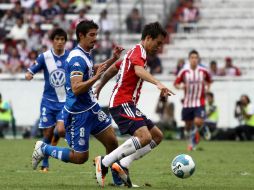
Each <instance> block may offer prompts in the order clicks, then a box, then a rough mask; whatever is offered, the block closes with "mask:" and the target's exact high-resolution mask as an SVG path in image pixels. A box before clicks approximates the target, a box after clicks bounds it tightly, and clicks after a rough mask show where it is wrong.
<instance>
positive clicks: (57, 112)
mask: <svg viewBox="0 0 254 190" xmlns="http://www.w3.org/2000/svg"><path fill="white" fill-rule="evenodd" d="M63 107H64V102H63V103H62V102H53V101H50V100H47V99H45V98H43V99H42V101H41V107H40V123H39V128H42V129H45V128H50V127H53V126H55V125H56V122H57V121H59V120H63V112H62V109H63Z"/></svg>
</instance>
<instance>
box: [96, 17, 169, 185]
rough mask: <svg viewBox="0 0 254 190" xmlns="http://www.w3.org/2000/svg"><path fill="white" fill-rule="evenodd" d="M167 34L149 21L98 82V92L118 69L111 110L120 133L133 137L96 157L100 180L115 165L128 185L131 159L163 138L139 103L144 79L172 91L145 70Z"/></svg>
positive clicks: (158, 25)
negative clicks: (138, 38)
mask: <svg viewBox="0 0 254 190" xmlns="http://www.w3.org/2000/svg"><path fill="white" fill-rule="evenodd" d="M166 35H167V32H166V31H165V30H164V29H163V28H162V26H161V25H160V24H159V23H158V22H155V23H150V24H148V25H146V26H145V27H144V29H143V32H142V38H141V42H140V43H139V44H137V45H135V46H134V47H133V48H132V49H130V50H129V51H128V52H127V53H126V54H125V56H124V59H123V60H122V62H118V63H116V64H115V65H112V66H111V67H110V68H109V70H108V71H107V72H106V73H105V74H104V76H103V78H102V79H101V83H100V84H99V85H98V86H97V89H96V92H97V95H99V93H100V91H101V89H102V87H103V86H104V85H105V84H106V83H107V82H108V80H109V79H111V78H112V77H113V76H115V75H116V74H117V73H118V79H117V83H116V85H115V87H114V90H113V94H112V96H111V99H110V106H109V107H110V108H109V111H110V113H111V115H112V117H113V119H114V121H115V122H116V124H117V125H118V127H119V130H120V132H121V134H130V135H131V138H129V139H128V140H126V141H125V142H124V143H123V144H122V145H120V146H119V147H118V148H117V149H115V150H114V151H113V152H111V153H110V154H108V155H106V156H105V157H103V156H98V157H96V158H95V164H96V177H97V181H98V183H99V184H100V181H102V180H104V178H105V174H104V173H103V170H104V168H106V167H108V166H111V165H112V169H114V170H115V171H116V172H118V174H119V176H120V177H121V178H122V180H123V181H124V182H125V184H126V185H128V187H131V186H132V183H131V181H130V178H129V175H128V168H129V166H130V164H131V162H132V161H134V160H137V159H139V158H141V157H143V156H144V155H145V154H147V153H149V152H150V151H151V150H152V149H153V148H155V147H156V146H157V145H158V144H159V143H160V142H161V140H162V138H163V134H162V132H161V131H160V129H159V128H158V127H157V126H155V125H154V124H153V122H152V121H151V120H150V119H148V118H147V117H146V116H145V115H144V114H143V113H142V112H141V111H140V110H139V109H138V108H137V103H138V100H139V97H140V93H141V88H142V84H143V81H147V82H150V83H152V84H154V85H156V86H157V88H158V89H159V90H160V91H161V96H165V97H166V96H168V95H172V94H173V92H171V91H170V90H169V89H168V88H167V87H166V86H164V85H163V84H162V83H161V82H159V81H158V80H157V79H155V78H154V77H153V76H152V75H151V74H150V73H149V72H147V71H146V64H147V54H149V55H154V54H156V53H157V52H158V50H159V49H160V48H161V47H162V45H163V42H164V39H165V37H166Z"/></svg>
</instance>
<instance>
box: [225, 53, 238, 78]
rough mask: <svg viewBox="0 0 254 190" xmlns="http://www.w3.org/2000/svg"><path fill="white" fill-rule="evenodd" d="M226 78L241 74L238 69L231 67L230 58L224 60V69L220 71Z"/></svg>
mask: <svg viewBox="0 0 254 190" xmlns="http://www.w3.org/2000/svg"><path fill="white" fill-rule="evenodd" d="M222 72H223V74H224V75H226V76H241V75H242V73H241V71H240V69H239V68H237V67H236V66H234V65H233V63H232V59H231V57H226V58H225V67H224V68H223V70H222Z"/></svg>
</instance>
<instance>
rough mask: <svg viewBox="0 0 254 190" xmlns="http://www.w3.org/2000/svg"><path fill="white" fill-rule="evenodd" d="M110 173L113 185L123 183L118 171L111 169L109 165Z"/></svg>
mask: <svg viewBox="0 0 254 190" xmlns="http://www.w3.org/2000/svg"><path fill="white" fill-rule="evenodd" d="M111 173H112V178H113V182H114V185H115V186H122V185H123V180H122V179H121V178H120V176H119V175H118V173H117V172H116V171H115V170H113V169H112V167H111Z"/></svg>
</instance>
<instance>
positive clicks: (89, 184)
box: [0, 139, 254, 190]
mask: <svg viewBox="0 0 254 190" xmlns="http://www.w3.org/2000/svg"><path fill="white" fill-rule="evenodd" d="M34 143H35V140H0V163H1V165H0V189H4V190H6V189H11V190H13V189H17V190H28V189H31V190H41V189H45V190H50V189H51V190H58V189H59V190H60V189H61V190H65V189H66V190H70V189H80V190H81V189H84V190H90V189H101V188H100V187H98V185H97V184H96V181H95V174H94V167H93V165H92V164H93V162H92V160H93V158H94V157H95V156H96V155H99V154H104V148H103V147H102V145H100V144H99V143H98V142H97V141H96V140H95V139H91V141H90V159H89V161H88V162H87V163H85V164H83V165H74V164H66V163H62V162H60V161H57V160H54V159H52V158H51V159H50V164H51V167H50V172H49V173H47V174H44V173H40V172H38V171H33V170H32V169H31V154H32V150H33V146H34ZM60 145H61V146H67V145H66V143H65V142H64V141H63V140H61V143H60ZM201 147H202V148H203V149H204V150H203V151H193V152H189V153H188V152H186V142H184V141H163V142H162V143H161V145H160V146H158V147H157V148H156V149H155V150H154V151H152V152H151V153H150V154H148V155H147V156H145V157H144V158H142V159H140V160H138V161H134V162H133V164H132V167H131V170H130V171H131V179H132V182H133V183H135V184H138V185H140V188H139V189H150V190H154V189H161V190H162V189H165V190H166V189H167V190H180V189H182V190H201V189H202V190H215V189H216V190H253V189H254V143H253V142H204V141H203V142H202V143H201ZM180 153H187V154H190V155H191V156H192V157H193V159H194V161H195V163H196V171H195V173H194V175H193V176H191V177H190V178H188V179H179V178H177V177H175V176H174V175H173V174H172V172H171V169H170V163H171V161H172V159H173V158H174V157H175V156H176V155H178V154H180ZM111 182H112V179H111V175H108V176H107V178H106V184H107V185H106V187H105V188H104V189H105V190H107V189H126V187H121V188H119V187H118V188H117V187H112V186H111V185H110V183H111Z"/></svg>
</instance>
